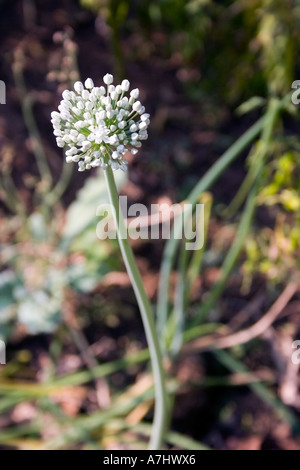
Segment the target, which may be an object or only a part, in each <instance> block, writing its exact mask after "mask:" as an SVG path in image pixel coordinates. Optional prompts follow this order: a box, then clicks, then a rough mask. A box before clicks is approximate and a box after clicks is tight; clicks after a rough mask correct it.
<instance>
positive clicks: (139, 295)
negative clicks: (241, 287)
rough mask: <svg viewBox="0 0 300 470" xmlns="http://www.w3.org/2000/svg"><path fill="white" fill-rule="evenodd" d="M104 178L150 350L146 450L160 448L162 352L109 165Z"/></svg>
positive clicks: (163, 399)
mask: <svg viewBox="0 0 300 470" xmlns="http://www.w3.org/2000/svg"><path fill="white" fill-rule="evenodd" d="M105 180H106V185H107V190H108V195H109V200H110V203H111V205H112V207H113V209H114V211H113V215H114V220H115V224H116V230H117V235H118V240H119V245H120V249H121V253H122V256H123V260H124V263H125V266H126V269H127V272H128V275H129V277H130V280H131V283H132V287H133V290H134V293H135V296H136V299H137V302H138V305H139V308H140V312H141V316H142V320H143V324H144V328H145V333H146V338H147V342H148V346H149V351H150V357H151V362H152V369H153V375H154V386H155V412H154V421H153V428H152V435H151V439H150V443H149V449H150V450H156V449H159V448H160V446H161V443H162V441H163V437H164V433H165V430H166V423H167V408H168V403H167V401H168V399H167V393H166V386H165V379H164V370H163V363H162V354H161V351H160V347H159V341H158V336H157V331H156V327H155V323H154V318H153V312H152V308H151V305H150V302H149V300H148V297H147V295H146V292H145V289H144V285H143V282H142V279H141V276H140V273H139V270H138V268H137V266H136V262H135V259H134V255H133V252H132V249H131V246H130V244H129V241H128V234H127V229H126V228H125V222H124V218H123V215H122V211H121V209H120V205H119V196H118V191H117V188H116V183H115V179H114V175H113V172H112V169H111V167H110V166H108V167H107V169H106V171H105Z"/></svg>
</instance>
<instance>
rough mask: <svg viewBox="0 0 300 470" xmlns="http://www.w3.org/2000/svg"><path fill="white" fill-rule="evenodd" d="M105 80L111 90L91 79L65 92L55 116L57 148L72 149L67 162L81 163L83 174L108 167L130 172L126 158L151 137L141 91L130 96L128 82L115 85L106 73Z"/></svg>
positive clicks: (53, 121)
mask: <svg viewBox="0 0 300 470" xmlns="http://www.w3.org/2000/svg"><path fill="white" fill-rule="evenodd" d="M103 81H104V83H105V84H106V85H107V87H104V86H100V87H95V86H94V82H93V80H92V79H91V78H88V79H87V80H86V81H85V83H84V85H83V84H82V83H81V82H76V83H75V84H74V90H75V91H70V90H65V91H64V92H63V94H62V96H63V100H62V101H61V103H60V105H59V106H58V111H59V112H57V111H53V112H52V113H51V118H52V119H51V122H52V124H53V128H54V135H55V136H56V142H57V145H58V147H62V148H63V147H65V146H66V147H68V149H67V150H66V161H67V162H77V163H78V170H79V171H84V170H89V169H90V168H93V167H98V166H99V167H101V168H103V169H105V168H107V165H111V167H112V169H113V170H117V169H119V168H121V169H122V170H123V171H126V169H127V161H126V160H125V158H124V155H125V154H126V152H128V151H129V150H131V153H132V154H133V155H135V154H136V153H137V152H138V148H139V147H141V145H142V143H141V141H142V140H146V139H147V137H148V133H147V128H148V126H149V124H150V119H149V118H150V115H149V114H147V113H145V107H144V106H142V104H141V103H140V101H137V99H138V96H139V90H138V89H137V88H136V89H134V90H132V91H131V92H130V95H129V97H128V96H126V93H127V92H128V90H129V87H130V83H129V81H128V80H123V81H122V83H121V84H120V85H116V86H115V85H113V76H112V75H110V74H106V75H105V76H104V77H103Z"/></svg>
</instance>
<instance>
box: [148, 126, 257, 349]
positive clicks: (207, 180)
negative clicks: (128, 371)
mask: <svg viewBox="0 0 300 470" xmlns="http://www.w3.org/2000/svg"><path fill="white" fill-rule="evenodd" d="M264 122H265V120H264V118H260V119H259V120H258V121H257V122H256V123H255V124H253V126H251V127H250V129H248V130H247V132H245V134H243V135H242V136H241V137H240V138H239V139H238V140H237V141H236V142H235V143H234V144H233V145H232V146H231V147H230V148H229V149H228V150H227V151H226V152H225V153H224V154H223V155H222V156H221V157H220V158H219V159H218V160H217V161H216V162H215V163H214V164H213V165H212V167H211V168H210V169H209V170H208V171H207V173H205V175H204V176H203V177H202V178H201V180H200V181H199V182H198V184H197V185H196V186H195V187H194V189H193V190H192V191H191V193H190V194H189V195H188V197H187V198H186V202H188V203H190V204H192V205H194V204H196V202H197V200H198V198H199V195H200V194H202V193H203V192H205V191H207V190H208V189H209V188H210V187H211V186H212V185H213V183H214V182H215V181H216V180H217V179H218V178H219V177H220V176H221V175H222V173H223V172H224V170H226V168H227V167H228V166H229V165H230V164H231V163H232V162H233V161H234V160H235V159H236V158H237V157H238V156H239V155H240V153H241V152H242V151H243V150H244V149H245V148H246V147H247V146H248V145H249V144H250V143H251V142H252V140H253V139H255V137H257V135H258V134H259V133H260V132H261V130H262V128H263V125H264ZM181 230H182V224H181V223H180V222H179V223H177V224H174V228H173V233H172V235H171V238H170V240H168V241H167V243H166V245H165V249H164V254H163V259H162V264H161V269H160V277H159V288H158V299H157V322H158V330H159V331H160V332H161V334H163V333H164V330H165V326H166V323H167V319H168V311H169V289H170V277H171V272H172V268H173V265H174V261H175V258H176V254H177V248H178V245H179V243H180V239H181V237H180V233H181ZM162 344H163V345H164V342H163V341H162ZM164 346H165V345H164Z"/></svg>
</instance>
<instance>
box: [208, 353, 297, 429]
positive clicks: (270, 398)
mask: <svg viewBox="0 0 300 470" xmlns="http://www.w3.org/2000/svg"><path fill="white" fill-rule="evenodd" d="M213 354H214V356H215V357H216V358H217V359H218V361H219V362H220V363H221V364H223V365H224V366H225V367H227V368H228V369H229V370H231V371H233V372H243V373H244V372H246V373H250V371H249V369H248V368H247V367H246V366H245V365H244V364H243V363H242V362H240V361H238V360H237V359H235V358H234V357H233V356H232V355H231V354H229V353H228V352H227V351H213ZM248 386H249V388H250V389H251V390H252V391H253V392H254V393H255V394H256V395H257V396H258V397H260V398H261V399H262V400H263V401H264V402H265V403H267V404H268V405H270V407H271V408H272V409H273V410H274V412H275V413H276V414H277V415H278V416H279V417H280V418H281V419H283V420H284V421H286V422H287V423H288V424H289V425H290V427H291V428H292V429H293V431H294V432H296V433H297V434H299V433H300V421H299V419H298V418H297V417H296V415H295V414H294V413H293V412H292V411H291V410H290V409H289V408H288V407H287V406H285V405H284V404H283V403H282V401H281V400H279V398H277V396H276V395H275V394H274V393H273V392H272V391H271V390H269V389H268V387H266V386H265V385H264V384H262V383H255V382H254V383H251V384H249V385H248Z"/></svg>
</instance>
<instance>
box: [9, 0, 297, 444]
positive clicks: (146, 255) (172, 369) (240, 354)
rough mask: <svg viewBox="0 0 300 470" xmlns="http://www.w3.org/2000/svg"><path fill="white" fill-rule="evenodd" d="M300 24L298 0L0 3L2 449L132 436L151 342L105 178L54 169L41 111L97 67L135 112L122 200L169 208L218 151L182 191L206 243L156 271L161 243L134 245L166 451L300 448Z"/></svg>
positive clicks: (149, 405)
mask: <svg viewBox="0 0 300 470" xmlns="http://www.w3.org/2000/svg"><path fill="white" fill-rule="evenodd" d="M299 26H300V2H299V1H298V0H294V1H292V0H285V2H282V1H280V0H236V1H233V0H227V1H217V0H151V1H150V0H132V1H129V0H77V1H75V0H74V1H72V0H62V1H56V0H51V1H50V0H43V1H42V0H14V1H9V0H0V80H3V81H4V82H5V84H6V104H0V153H1V166H0V227H1V230H0V244H1V248H0V263H1V267H0V339H2V340H4V341H5V342H6V345H7V351H6V352H7V354H6V356H7V357H6V362H7V363H6V364H5V365H1V366H0V430H1V431H0V447H1V449H11V448H13V449H34V450H38V449H130V448H133V449H143V448H145V447H146V443H147V439H148V436H149V433H150V429H151V421H152V412H153V383H152V378H151V377H152V376H151V369H150V367H149V355H148V351H147V346H146V342H145V337H144V332H143V327H142V324H141V320H140V316H139V311H138V308H137V306H136V302H135V298H134V294H133V292H132V288H131V285H130V282H129V279H128V276H127V274H126V272H125V269H124V266H123V263H122V259H121V256H120V253H119V249H118V244H117V242H116V241H115V240H106V241H100V240H98V239H97V236H96V226H97V223H98V222H99V218H97V216H96V208H97V207H98V205H99V204H100V203H101V202H105V201H106V200H107V199H106V192H105V185H104V181H103V177H102V175H101V172H97V171H96V170H91V171H89V172H85V173H84V174H82V173H78V172H77V169H76V168H75V167H74V168H73V165H66V164H64V155H63V151H62V149H58V148H57V147H56V143H55V138H54V136H53V130H52V126H51V123H50V113H51V111H53V110H55V109H56V108H57V106H58V104H59V101H60V99H61V92H62V91H63V90H64V89H66V88H71V87H72V84H73V83H74V82H75V81H76V80H79V79H82V80H83V81H84V80H85V79H86V78H87V77H91V78H93V80H94V82H95V85H97V86H100V85H101V84H102V77H103V75H105V74H106V73H113V74H114V76H115V77H116V81H118V80H122V79H123V78H128V79H129V80H130V82H131V86H132V88H136V87H138V88H139V89H140V94H141V101H142V102H143V104H145V106H146V110H147V112H149V113H150V114H151V126H150V129H149V139H148V141H147V142H146V143H145V144H144V145H143V148H142V149H141V151H140V152H139V154H138V155H137V156H135V157H133V156H131V157H128V159H129V172H128V174H119V173H121V172H118V174H117V184H118V186H119V189H120V191H121V194H123V195H126V196H127V197H128V199H129V202H131V203H133V202H140V203H143V204H146V205H147V206H148V207H149V206H150V204H153V203H156V204H158V203H167V204H169V205H171V204H173V203H177V202H182V201H184V200H185V199H186V198H187V197H189V195H190V193H191V192H192V191H193V190H194V188H196V187H197V184H198V182H199V181H200V180H201V178H202V177H203V176H204V175H205V174H206V172H207V171H210V169H211V168H212V166H213V165H214V164H216V162H218V161H222V162H223V161H224V160H222V155H223V154H224V152H226V150H227V149H230V152H231V155H232V158H231V161H230V165H229V164H226V165H225V164H224V168H223V169H222V171H221V170H218V178H217V177H216V178H215V179H214V178H213V179H212V181H211V184H209V185H207V186H205V187H203V186H201V187H200V189H201V190H200V191H199V195H198V196H197V200H198V201H199V202H202V203H205V230H206V237H205V247H204V249H203V250H201V251H200V252H195V253H194V254H191V253H188V254H187V252H186V251H185V250H184V249H183V244H182V243H181V244H179V246H178V247H177V250H176V252H174V253H173V255H174V256H173V258H172V260H171V261H170V260H169V261H168V263H169V265H168V268H169V277H168V280H167V283H166V279H165V278H164V277H163V276H160V266H161V262H162V259H166V258H165V257H164V247H165V242H164V241H163V240H152V241H151V240H136V241H133V243H132V244H133V248H134V252H135V255H136V259H137V264H138V266H139V269H140V271H141V274H142V278H143V282H144V285H145V288H146V291H147V293H148V295H149V297H150V299H151V302H152V303H153V306H154V308H155V305H156V304H158V323H159V326H160V334H161V336H162V338H163V341H162V342H163V345H164V351H165V358H166V370H167V382H168V388H169V391H170V396H172V402H173V403H172V404H173V409H172V418H171V420H170V431H169V432H168V434H167V436H166V444H165V445H166V447H167V448H172V449H192V450H195V449H205V448H211V449H233V450H238V449H246V450H264V449H268V450H273V449H284V450H292V449H298V450H300V439H299V432H300V415H299V410H300V394H299V365H298V362H300V357H299V360H298V356H297V355H296V356H295V355H294V356H292V354H293V353H296V352H297V351H296V349H295V348H294V349H293V342H294V341H296V340H298V339H299V340H300V319H299V312H300V290H299V236H300V218H299V209H300V194H299V188H300V179H299V173H300V159H299V157H300V143H299V112H298V109H297V104H293V103H292V101H291V98H290V96H289V95H288V94H289V92H290V91H291V87H292V83H293V81H294V80H297V79H300V62H299V54H298V51H299V50H300V35H299V30H300V28H299ZM253 126H254V127H253ZM237 139H239V140H238V147H235V146H234V143H235V142H236V141H237ZM232 146H233V147H232ZM227 155H228V154H227ZM225 157H226V154H225ZM213 168H214V169H216V168H217V167H216V166H214V167H213ZM213 171H214V172H215V173H214V174H215V175H217V169H216V170H213ZM212 183H214V184H212ZM159 282H160V285H161V286H163V288H164V286H165V291H167V303H166V305H165V306H164V305H163V301H162V299H159V293H158V285H159ZM167 285H170V289H169V290H168V289H167ZM162 310H163V315H161V312H162ZM293 357H294V360H292V358H293Z"/></svg>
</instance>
